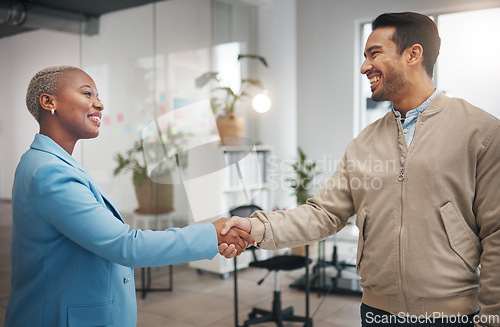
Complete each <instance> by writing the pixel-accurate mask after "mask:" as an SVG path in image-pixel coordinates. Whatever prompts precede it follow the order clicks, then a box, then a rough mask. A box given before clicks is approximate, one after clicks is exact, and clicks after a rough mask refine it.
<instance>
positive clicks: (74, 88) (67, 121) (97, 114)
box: [51, 69, 104, 143]
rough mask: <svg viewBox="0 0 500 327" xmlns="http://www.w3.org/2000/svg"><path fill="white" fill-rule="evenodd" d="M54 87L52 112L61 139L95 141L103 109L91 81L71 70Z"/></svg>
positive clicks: (78, 71)
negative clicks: (62, 136)
mask: <svg viewBox="0 0 500 327" xmlns="http://www.w3.org/2000/svg"><path fill="white" fill-rule="evenodd" d="M57 85H58V86H57V91H56V92H55V94H53V101H54V102H53V103H54V107H55V110H56V115H55V117H53V118H57V120H58V121H59V125H60V127H61V130H62V131H63V133H64V136H65V137H67V138H68V141H69V140H71V141H74V142H75V143H76V141H78V140H79V139H88V138H94V137H97V136H98V135H99V126H100V125H101V117H102V114H101V111H102V110H103V109H104V106H103V104H102V103H101V101H100V100H99V97H98V93H97V87H96V85H95V83H94V80H93V79H92V78H91V77H90V76H89V75H87V74H86V73H85V72H84V71H82V70H78V69H71V70H68V71H65V72H64V73H63V74H62V75H61V77H60V78H59V80H58V82H57ZM51 118H52V117H51Z"/></svg>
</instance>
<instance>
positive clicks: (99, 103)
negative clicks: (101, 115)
mask: <svg viewBox="0 0 500 327" xmlns="http://www.w3.org/2000/svg"><path fill="white" fill-rule="evenodd" d="M94 108H96V109H97V110H100V111H102V110H104V105H103V104H102V102H101V100H97V101H96V102H94Z"/></svg>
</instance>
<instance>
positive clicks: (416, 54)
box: [405, 43, 424, 65]
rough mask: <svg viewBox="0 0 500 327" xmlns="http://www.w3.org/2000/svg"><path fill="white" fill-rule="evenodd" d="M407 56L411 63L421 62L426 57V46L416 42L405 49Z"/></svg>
mask: <svg viewBox="0 0 500 327" xmlns="http://www.w3.org/2000/svg"><path fill="white" fill-rule="evenodd" d="M405 56H407V58H408V59H407V62H408V64H409V65H414V64H416V63H421V62H422V60H423V59H424V48H422V46H421V45H420V44H418V43H417V44H414V45H412V46H411V47H409V48H408V49H406V50H405Z"/></svg>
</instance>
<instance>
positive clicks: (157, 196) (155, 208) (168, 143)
mask: <svg viewBox="0 0 500 327" xmlns="http://www.w3.org/2000/svg"><path fill="white" fill-rule="evenodd" d="M159 135H161V137H160V142H161V143H162V145H163V146H165V147H167V148H169V147H175V148H176V152H179V151H182V150H181V147H182V143H183V140H184V139H185V138H186V137H188V134H185V133H181V132H177V133H173V132H172V130H171V129H170V128H167V130H166V132H165V133H163V134H162V133H159ZM114 159H115V161H116V163H117V166H116V167H115V169H114V171H113V175H114V176H116V175H118V174H122V173H132V182H133V184H134V189H135V194H136V197H137V202H138V204H139V207H138V208H137V210H136V212H140V213H165V212H169V211H172V210H173V202H174V191H173V185H172V184H171V183H155V182H153V181H152V180H151V178H150V177H149V176H148V169H147V165H146V157H145V152H144V143H143V141H142V140H139V141H136V142H135V143H134V145H133V146H132V148H130V149H129V150H127V151H126V152H125V154H122V153H117V154H116V155H115V157H114ZM177 164H179V165H181V166H185V165H187V158H186V157H185V156H182V157H181V159H179V157H176V159H172V160H170V161H168V162H166V161H164V162H162V164H161V165H159V168H160V169H161V172H156V174H158V173H161V174H163V175H169V174H172V173H177V172H176V171H175V170H176V169H177V168H176V167H177Z"/></svg>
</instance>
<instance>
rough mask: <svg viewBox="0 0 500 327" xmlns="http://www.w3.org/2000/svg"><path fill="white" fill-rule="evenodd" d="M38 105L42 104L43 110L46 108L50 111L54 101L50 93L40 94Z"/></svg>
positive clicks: (53, 107)
mask: <svg viewBox="0 0 500 327" xmlns="http://www.w3.org/2000/svg"><path fill="white" fill-rule="evenodd" d="M39 100H40V106H42V108H43V109H44V110H48V111H51V110H52V109H55V106H56V105H55V103H54V102H55V101H54V97H53V96H52V95H50V94H47V93H42V94H41V95H40V99H39Z"/></svg>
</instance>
